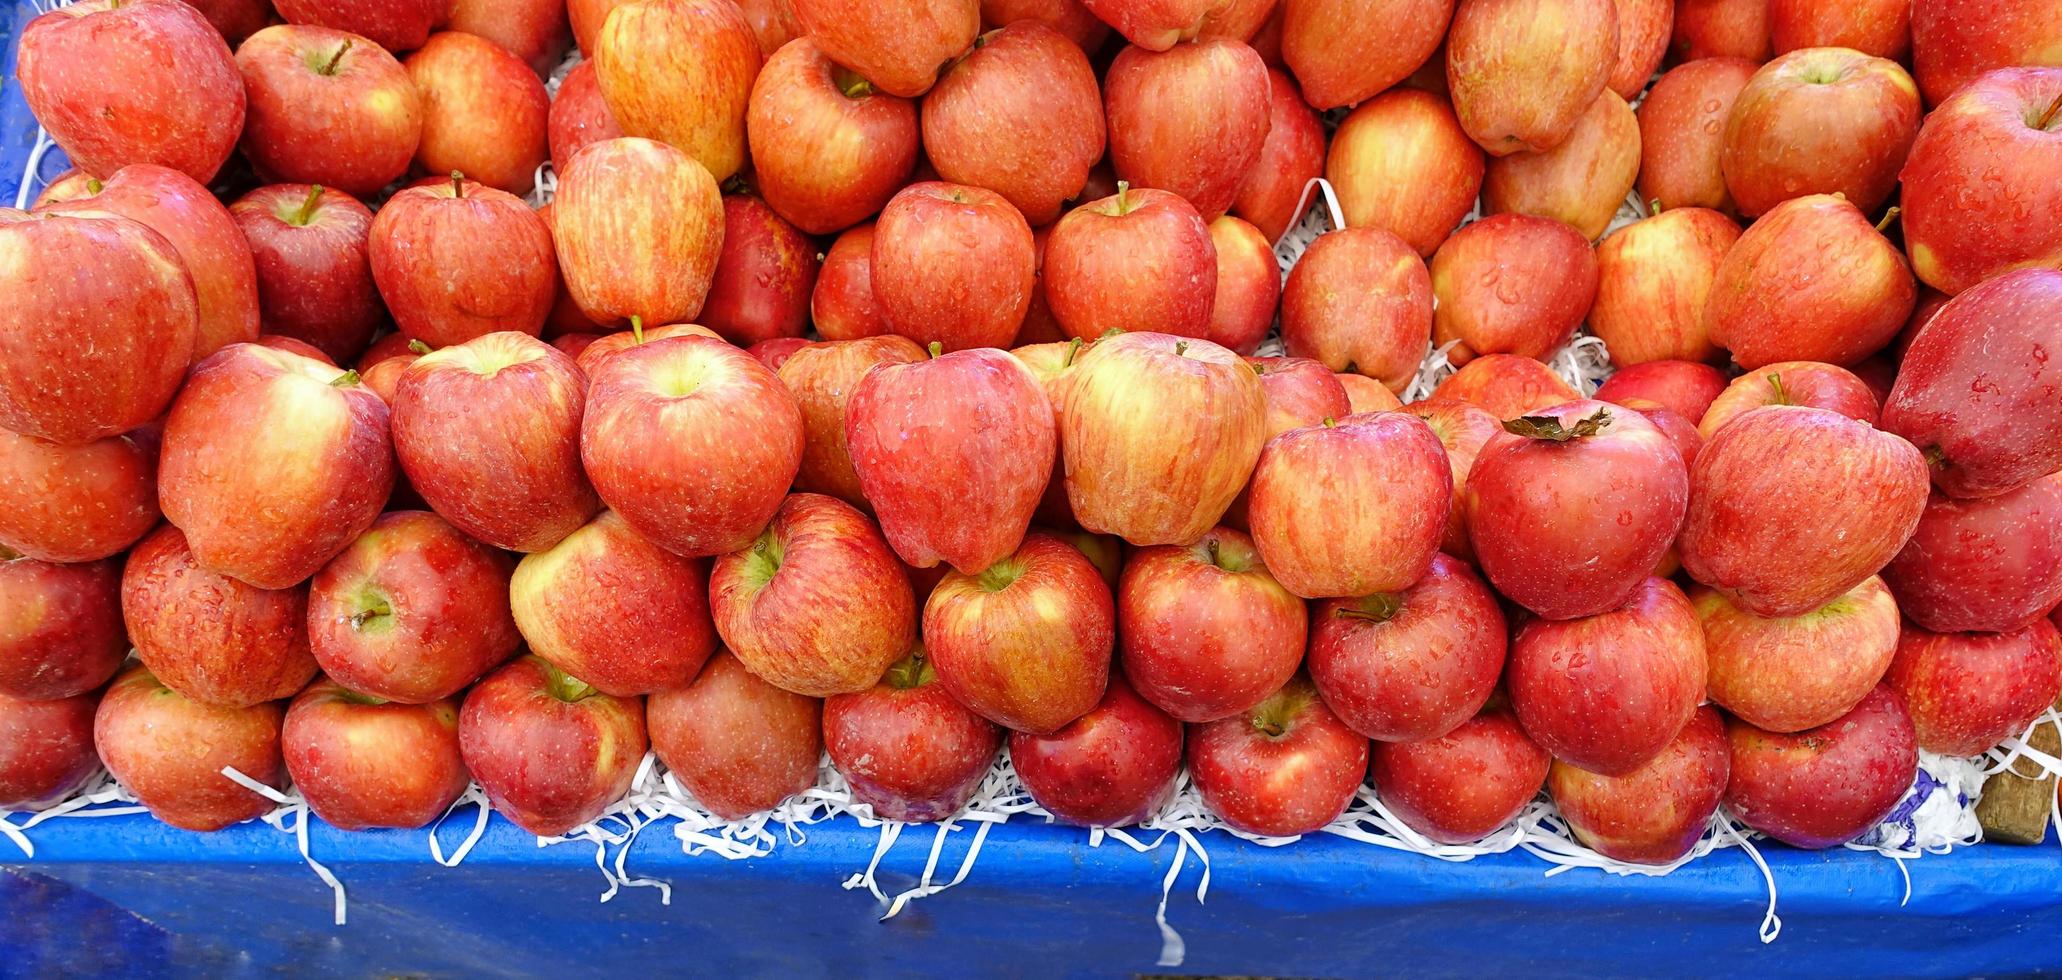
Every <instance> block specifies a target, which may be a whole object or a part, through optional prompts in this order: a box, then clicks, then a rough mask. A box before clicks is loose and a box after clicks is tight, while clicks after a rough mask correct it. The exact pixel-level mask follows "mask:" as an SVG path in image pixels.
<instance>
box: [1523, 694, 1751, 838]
mask: <svg viewBox="0 0 2062 980" xmlns="http://www.w3.org/2000/svg"><path fill="white" fill-rule="evenodd" d="M1731 772H1732V755H1731V753H1730V752H1729V751H1728V750H1727V747H1726V738H1725V718H1724V716H1722V715H1720V714H1719V713H1718V712H1717V711H1716V710H1714V709H1712V708H1709V707H1705V708H1698V709H1697V713H1696V714H1695V715H1692V716H1691V717H1690V722H1689V724H1687V725H1684V726H1683V730H1682V731H1681V732H1680V733H1678V734H1677V735H1676V737H1675V741H1672V742H1670V743H1668V747H1667V748H1665V749H1662V750H1661V754H1660V755H1657V756H1655V757H1654V758H1653V759H1651V760H1648V762H1647V764H1646V765H1644V766H1641V767H1639V768H1638V769H1634V770H1633V771H1632V772H1629V773H1627V774H1625V775H1623V776H1599V775H1597V774H1595V773H1592V772H1586V771H1584V770H1581V769H1578V768H1576V767H1574V766H1571V765H1568V764H1567V763H1562V762H1557V763H1554V766H1553V768H1552V769H1551V770H1549V771H1548V772H1547V791H1548V792H1550V793H1552V794H1553V796H1554V806H1555V808H1556V809H1558V810H1559V811H1560V814H1561V819H1562V820H1563V821H1565V822H1566V823H1567V824H1568V829H1569V830H1570V831H1571V832H1573V833H1574V834H1575V839H1576V840H1578V841H1580V842H1581V843H1582V845H1583V846H1584V847H1587V848H1589V849H1590V850H1593V851H1596V852H1597V853H1599V854H1602V855H1603V856H1605V857H1607V858H1610V859H1612V860H1614V861H1625V862H1629V863H1632V864H1654V865H1666V864H1673V863H1675V862H1676V861H1679V860H1681V859H1682V858H1683V856H1684V855H1687V854H1689V853H1690V849H1691V848H1693V847H1696V846H1697V841H1698V840H1699V839H1701V838H1702V837H1703V836H1704V831H1705V830H1707V829H1709V828H1710V826H1711V815H1712V814H1713V813H1715V812H1717V810H1718V802H1719V799H1720V798H1722V797H1723V796H1724V795H1725V787H1726V777H1727V776H1728V775H1730V774H1731Z"/></svg>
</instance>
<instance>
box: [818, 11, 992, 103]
mask: <svg viewBox="0 0 2062 980" xmlns="http://www.w3.org/2000/svg"><path fill="white" fill-rule="evenodd" d="M791 7H792V8H793V10H794V13H795V23H796V25H797V26H799V27H800V28H801V33H804V34H807V35H808V36H809V39H810V40H812V41H814V42H815V43H816V46H817V47H818V48H821V49H823V53H824V54H826V55H829V56H830V58H831V60H832V61H835V62H837V63H838V64H841V65H844V66H845V67H847V68H850V69H852V70H853V71H855V72H858V73H859V74H860V75H861V76H862V77H864V78H866V79H867V80H868V81H870V82H872V83H873V85H874V87H875V88H878V89H880V90H881V91H883V92H887V93H888V94H890V95H899V96H902V97H903V98H905V99H913V98H916V97H917V96H919V95H922V94H924V93H925V92H926V91H928V90H929V89H930V88H931V83H932V82H933V81H935V80H936V79H937V77H938V71H939V69H940V68H941V67H942V66H944V65H945V64H946V63H948V62H950V61H952V60H953V59H954V58H956V57H958V56H959V55H960V54H961V53H962V52H964V51H966V50H967V48H968V47H969V46H970V45H972V44H973V43H974V35H975V34H977V33H979V32H980V30H981V5H980V2H979V0H943V2H936V3H933V2H915V0H894V2H890V3H858V2H854V0H792V2H791Z"/></svg>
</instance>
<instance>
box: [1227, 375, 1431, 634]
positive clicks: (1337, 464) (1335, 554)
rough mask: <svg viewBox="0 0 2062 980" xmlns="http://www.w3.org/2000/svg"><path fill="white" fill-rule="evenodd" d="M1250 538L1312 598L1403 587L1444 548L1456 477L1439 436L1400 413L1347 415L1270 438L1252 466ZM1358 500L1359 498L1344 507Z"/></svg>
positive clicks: (1272, 566) (1292, 586) (1291, 585)
mask: <svg viewBox="0 0 2062 980" xmlns="http://www.w3.org/2000/svg"><path fill="white" fill-rule="evenodd" d="M1250 492H1251V495H1252V502H1251V504H1250V507H1249V511H1248V516H1249V519H1250V521H1251V522H1252V528H1253V543H1254V545H1255V546H1257V547H1258V548H1259V550H1260V556H1261V558H1262V559H1263V560H1264V561H1265V562H1266V563H1267V567H1268V570H1269V571H1271V572H1272V573H1273V574H1274V576H1275V578H1276V579H1277V580H1278V581H1280V582H1281V584H1282V587H1283V588H1286V589H1288V590H1289V591H1290V592H1292V593H1295V594H1296V595H1299V596H1302V597H1304V598H1306V599H1317V598H1327V597H1333V596H1363V595H1369V594H1372V593H1377V592H1397V591H1401V590H1403V589H1407V588H1409V587H1410V586H1411V585H1412V584H1413V583H1415V582H1416V581H1417V580H1418V579H1419V578H1421V577H1423V576H1424V574H1425V571H1426V569H1427V568H1429V567H1430V566H1431V562H1432V558H1433V556H1434V555H1436V554H1437V553H1438V551H1439V541H1440V537H1441V535H1442V534H1443V533H1444V532H1445V528H1446V515H1447V509H1448V507H1449V506H1451V504H1452V501H1453V477H1452V470H1451V467H1450V466H1449V465H1448V464H1447V461H1446V452H1445V449H1444V448H1443V447H1442V446H1441V445H1440V443H1439V437H1438V436H1435V435H1433V434H1432V430H1431V429H1430V428H1429V427H1427V426H1426V425H1425V423H1424V422H1423V421H1422V420H1420V419H1418V418H1415V417H1413V416H1409V415H1405V414H1403V413H1400V412H1383V413H1380V414H1377V415H1356V416H1347V417H1346V418H1344V419H1339V420H1337V421H1336V423H1335V422H1334V420H1332V419H1329V418H1328V419H1325V420H1324V421H1323V422H1321V423H1319V424H1317V425H1307V426H1304V427H1303V428H1299V429H1292V430H1290V431H1288V432H1284V433H1282V434H1280V435H1277V436H1275V437H1274V438H1272V439H1270V440H1268V443H1267V447H1266V448H1265V449H1263V450H1262V451H1261V453H1260V461H1259V463H1258V464H1257V465H1256V466H1255V467H1254V468H1253V478H1252V483H1251V491H1250ZM1341 500H1351V501H1353V502H1354V504H1353V506H1351V507H1346V508H1341V507H1339V506H1337V504H1338V502H1339V501H1341Z"/></svg>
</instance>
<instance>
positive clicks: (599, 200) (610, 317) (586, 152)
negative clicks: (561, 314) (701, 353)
mask: <svg viewBox="0 0 2062 980" xmlns="http://www.w3.org/2000/svg"><path fill="white" fill-rule="evenodd" d="M552 208H553V216H552V217H553V220H552V227H551V231H552V240H553V242H554V244H555V245H556V246H557V248H558V260H559V267H560V269H561V270H562V271H563V272H564V274H565V278H566V289H567V291H568V292H570V293H572V294H573V301H574V302H576V303H578V304H579V305H580V310H581V311H582V312H584V313H586V314H587V317H588V319H591V320H593V321H595V322H596V323H602V324H614V323H621V322H623V321H625V320H628V319H629V318H630V317H632V316H641V317H643V318H644V322H646V323H654V324H657V323H684V322H687V321H690V320H693V319H694V317H695V314H697V313H700V312H701V311H702V301H703V300H704V299H705V298H706V297H707V296H708V294H709V281H710V279H711V278H712V277H713V276H714V274H715V272H716V260H717V258H718V257H719V255H720V254H721V252H722V248H723V195H722V194H721V193H720V192H718V191H717V189H716V180H715V178H713V177H711V176H709V171H708V170H706V169H704V168H703V167H702V165H701V164H699V163H696V162H695V160H694V158H693V157H690V156H688V155H687V154H685V153H682V152H681V151H679V150H676V149H674V148H673V147H671V146H668V145H666V144H664V143H658V142H654V141H652V140H646V139H636V138H634V137H624V138H622V139H613V140H602V141H601V142H598V143H594V144H592V145H590V146H588V147H587V148H586V149H583V150H581V151H580V152H578V153H575V154H573V159H572V162H570V163H568V164H567V165H566V169H565V170H563V171H561V172H560V173H559V175H558V195H557V196H556V197H554V198H553V199H552Z"/></svg>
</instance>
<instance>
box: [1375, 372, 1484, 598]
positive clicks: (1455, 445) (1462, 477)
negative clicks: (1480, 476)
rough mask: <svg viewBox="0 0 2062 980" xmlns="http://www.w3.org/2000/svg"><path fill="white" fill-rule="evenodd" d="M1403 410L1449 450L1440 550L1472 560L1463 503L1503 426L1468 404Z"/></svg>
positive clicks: (1433, 403) (1429, 404)
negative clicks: (1449, 494)
mask: <svg viewBox="0 0 2062 980" xmlns="http://www.w3.org/2000/svg"><path fill="white" fill-rule="evenodd" d="M1484 360H1485V361H1486V360H1487V359H1486V358H1485V359H1484ZM1492 363H1493V362H1492ZM1383 390H1384V391H1386V390H1388V389H1386V388H1385V389H1383ZM1402 410H1403V411H1405V412H1408V413H1410V414H1412V415H1415V416H1417V417H1418V418H1421V419H1424V420H1425V424H1426V425H1427V426H1429V427H1431V429H1432V434H1433V435H1434V436H1437V437H1438V438H1439V444H1440V446H1441V447H1443V448H1444V449H1445V450H1446V462H1447V467H1448V470H1449V472H1450V475H1451V479H1452V485H1453V498H1452V503H1451V504H1450V505H1449V506H1448V508H1447V512H1446V530H1445V532H1444V533H1443V534H1442V535H1441V537H1440V539H1439V550H1441V551H1443V552H1445V553H1447V554H1449V555H1452V556H1454V557H1455V558H1459V559H1461V560H1462V561H1473V560H1474V558H1475V548H1474V546H1473V545H1472V544H1470V543H1469V542H1468V520H1467V511H1466V501H1465V500H1464V496H1465V494H1466V492H1467V487H1468V474H1469V473H1470V472H1472V471H1473V470H1474V468H1475V460H1476V458H1477V457H1479V456H1480V455H1481V454H1482V448H1483V447H1484V446H1486V445H1488V444H1489V441H1490V439H1492V438H1493V437H1495V436H1496V435H1497V434H1498V433H1501V432H1502V431H1503V423H1502V422H1500V421H1498V420H1497V417H1496V416H1495V415H1493V414H1491V413H1490V412H1488V411H1487V410H1484V409H1482V408H1480V407H1477V406H1475V405H1471V404H1468V403H1467V402H1457V401H1437V400H1433V401H1424V402H1415V403H1413V404H1411V405H1408V406H1404V407H1403V408H1402Z"/></svg>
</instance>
